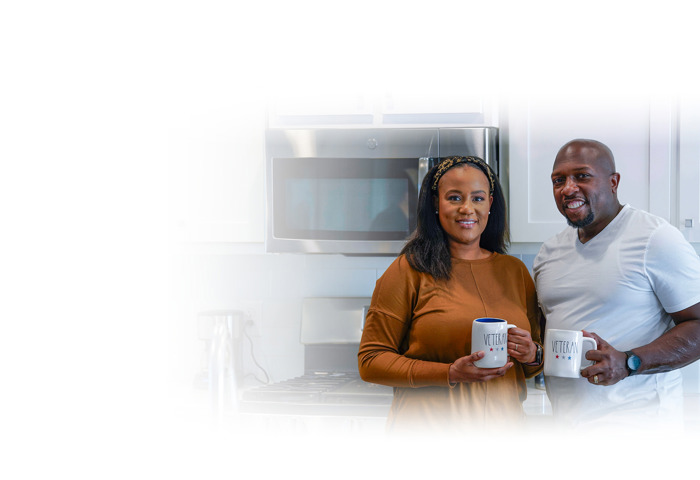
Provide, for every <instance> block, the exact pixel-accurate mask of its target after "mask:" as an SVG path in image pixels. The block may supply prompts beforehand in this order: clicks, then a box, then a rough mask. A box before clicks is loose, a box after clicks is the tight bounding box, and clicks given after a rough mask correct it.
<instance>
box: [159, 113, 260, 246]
mask: <svg viewBox="0 0 700 480" xmlns="http://www.w3.org/2000/svg"><path fill="white" fill-rule="evenodd" d="M170 140H171V141H170V144H171V145H172V151H171V158H172V159H173V163H172V165H171V189H172V195H171V197H172V198H171V200H172V201H171V205H172V219H173V228H174V230H175V231H174V236H175V238H176V239H178V240H180V241H184V242H197V243H200V242H204V243H208V242H245V243H248V242H255V243H259V242H263V241H264V236H263V235H264V228H263V226H264V218H265V193H264V191H265V189H264V166H265V105H264V103H262V102H260V101H253V100H251V101H248V102H246V101H238V102H236V104H235V105H234V106H230V105H229V106H227V107H226V108H223V107H222V108H221V109H220V110H209V111H206V112H202V113H199V114H197V115H196V116H195V115H193V116H192V117H190V118H189V119H188V120H187V121H186V122H183V125H182V127H181V128H180V129H178V130H177V131H174V132H173V133H172V138H171V139H170Z"/></svg>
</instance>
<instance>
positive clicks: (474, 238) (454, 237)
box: [435, 165, 493, 258]
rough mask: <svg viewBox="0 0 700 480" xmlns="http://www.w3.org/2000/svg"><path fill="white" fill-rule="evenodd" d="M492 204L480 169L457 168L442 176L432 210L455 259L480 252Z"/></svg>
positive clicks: (486, 182) (485, 179) (484, 177)
mask: <svg viewBox="0 0 700 480" xmlns="http://www.w3.org/2000/svg"><path fill="white" fill-rule="evenodd" d="M492 203H493V196H492V195H489V180H488V178H487V177H486V175H485V174H484V173H483V172H482V171H481V170H480V169H478V168H476V167H471V166H469V165H459V166H456V167H452V168H451V169H449V170H448V171H447V172H446V173H445V174H444V175H443V176H442V178H441V179H440V182H439V183H438V194H437V197H436V199H435V208H436V209H437V211H438V218H439V219H440V225H442V228H443V229H444V230H445V233H447V236H448V238H449V242H450V251H451V252H452V255H453V256H454V257H457V258H465V257H468V256H469V253H470V252H475V251H476V252H480V251H481V250H480V247H479V241H480V239H481V234H482V233H483V232H484V229H485V228H486V224H487V223H488V219H489V210H490V209H491V204H492Z"/></svg>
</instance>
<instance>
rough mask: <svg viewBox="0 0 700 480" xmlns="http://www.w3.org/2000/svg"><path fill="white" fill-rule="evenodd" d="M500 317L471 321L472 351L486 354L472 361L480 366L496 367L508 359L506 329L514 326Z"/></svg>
mask: <svg viewBox="0 0 700 480" xmlns="http://www.w3.org/2000/svg"><path fill="white" fill-rule="evenodd" d="M514 327H515V325H511V324H509V323H508V322H506V321H505V320H503V319H502V318H490V317H484V318H475V319H474V321H473V322H472V353H476V352H478V351H479V350H483V351H484V353H485V354H486V355H484V358H482V359H481V360H477V361H476V362H474V365H476V366H477V367H480V368H498V367H502V366H503V365H505V364H506V361H507V360H508V330H509V329H511V328H514Z"/></svg>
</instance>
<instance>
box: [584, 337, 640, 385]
mask: <svg viewBox="0 0 700 480" xmlns="http://www.w3.org/2000/svg"><path fill="white" fill-rule="evenodd" d="M583 336H584V337H591V338H593V339H594V340H595V341H596V343H597V344H598V349H597V350H589V351H588V352H586V358H587V359H588V360H592V361H594V362H596V363H595V364H593V365H591V366H590V367H587V368H584V369H583V370H581V376H582V377H584V378H587V379H588V381H589V382H590V383H593V384H595V385H615V384H616V383H617V382H619V381H620V380H622V379H623V378H625V377H627V376H628V372H627V365H626V362H627V355H625V352H620V351H619V350H615V349H614V348H613V347H612V346H610V344H609V343H608V342H606V341H605V340H603V339H602V338H600V337H599V336H598V335H596V334H595V333H589V332H586V331H585V330H584V331H583Z"/></svg>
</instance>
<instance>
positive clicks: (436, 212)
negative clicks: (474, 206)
mask: <svg viewBox="0 0 700 480" xmlns="http://www.w3.org/2000/svg"><path fill="white" fill-rule="evenodd" d="M489 213H491V212H489ZM437 214H438V211H437V210H435V215H437Z"/></svg>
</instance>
